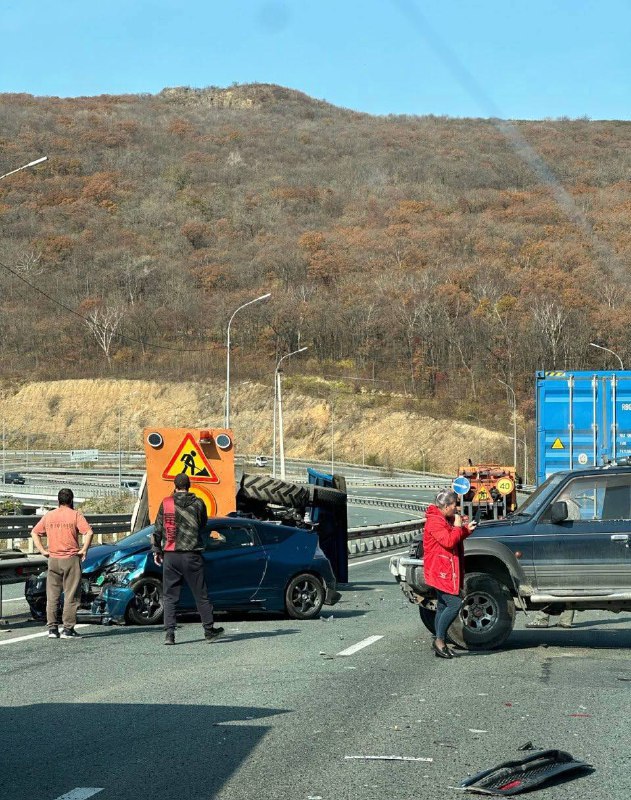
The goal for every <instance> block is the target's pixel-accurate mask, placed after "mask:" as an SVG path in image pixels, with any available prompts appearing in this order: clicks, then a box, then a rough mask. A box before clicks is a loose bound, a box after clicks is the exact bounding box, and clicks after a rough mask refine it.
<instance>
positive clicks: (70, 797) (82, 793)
mask: <svg viewBox="0 0 631 800" xmlns="http://www.w3.org/2000/svg"><path fill="white" fill-rule="evenodd" d="M102 791H104V790H103V789H91V788H89V787H87V786H85V787H82V786H79V787H77V788H76V789H72V791H70V792H66V794H62V795H61V796H60V797H56V798H55V800H88V797H92V796H93V795H95V794H98V793H99V792H102Z"/></svg>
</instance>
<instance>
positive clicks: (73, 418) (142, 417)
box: [1, 380, 511, 473]
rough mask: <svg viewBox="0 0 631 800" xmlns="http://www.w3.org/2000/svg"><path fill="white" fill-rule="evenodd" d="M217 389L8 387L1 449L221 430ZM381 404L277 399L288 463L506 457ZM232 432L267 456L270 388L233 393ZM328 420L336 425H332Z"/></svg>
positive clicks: (478, 438)
mask: <svg viewBox="0 0 631 800" xmlns="http://www.w3.org/2000/svg"><path fill="white" fill-rule="evenodd" d="M223 392H224V389H223V385H219V386H217V387H212V386H209V385H208V384H204V383H167V382H158V381H151V382H148V381H133V380H66V381H50V382H36V383H29V384H26V385H24V386H22V387H21V388H17V389H14V390H13V391H11V392H10V391H8V390H5V392H4V393H3V398H2V402H1V409H2V417H3V419H4V423H5V430H6V445H7V447H8V448H11V447H25V446H26V436H27V435H28V445H29V447H30V448H31V449H51V448H52V449H57V448H59V449H83V448H100V449H104V450H107V449H110V450H116V449H117V448H118V445H119V420H120V437H121V444H122V447H123V449H125V450H126V449H139V448H141V447H142V430H143V428H145V427H148V426H154V425H155V426H178V425H179V426H210V427H222V425H223ZM379 399H380V403H379V406H378V407H372V408H370V407H369V408H362V407H360V404H359V402H358V398H357V397H356V396H355V395H352V394H346V395H344V394H339V395H337V396H336V397H335V400H334V409H333V420H331V406H330V404H329V401H328V400H327V399H322V398H321V397H310V396H307V395H306V394H305V393H301V392H299V391H297V390H291V389H289V388H288V389H287V390H286V391H285V392H284V394H283V412H284V423H285V452H286V455H287V456H288V457H296V458H314V459H318V460H323V461H327V460H329V459H330V458H331V436H333V451H334V457H335V461H337V462H340V461H352V462H357V463H361V462H362V459H365V460H366V463H379V464H383V465H386V466H389V467H401V468H403V467H415V468H418V469H420V468H421V466H422V462H423V452H424V453H425V462H426V466H427V468H428V469H429V468H430V467H431V469H432V470H435V471H438V472H445V473H453V472H454V471H455V469H456V468H457V466H458V465H459V464H460V463H462V462H463V461H466V459H467V458H472V459H473V460H499V461H502V462H504V461H505V459H506V458H509V457H510V452H511V443H510V438H509V437H508V436H507V435H506V434H501V433H497V432H494V431H489V430H486V429H485V428H480V427H477V426H475V425H468V424H465V423H462V422H457V421H450V420H444V419H435V418H432V417H429V416H424V415H421V414H418V413H414V412H412V411H401V410H398V409H397V408H396V403H395V402H394V400H395V399H392V401H390V400H389V399H388V398H387V397H384V396H381V397H380V398H379ZM231 409H232V419H231V422H232V427H233V430H234V432H235V438H236V443H237V449H238V451H239V452H241V453H256V452H261V453H270V452H271V448H272V445H271V441H272V390H271V388H270V387H269V386H264V385H262V384H255V383H249V382H248V383H241V384H237V385H235V386H234V387H233V391H232V394H231ZM331 423H332V424H331Z"/></svg>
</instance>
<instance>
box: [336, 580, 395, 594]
mask: <svg viewBox="0 0 631 800" xmlns="http://www.w3.org/2000/svg"><path fill="white" fill-rule="evenodd" d="M392 585H393V583H392V581H362V582H361V583H338V585H337V588H338V589H339V590H340V592H370V591H372V590H373V589H374V587H375V586H392Z"/></svg>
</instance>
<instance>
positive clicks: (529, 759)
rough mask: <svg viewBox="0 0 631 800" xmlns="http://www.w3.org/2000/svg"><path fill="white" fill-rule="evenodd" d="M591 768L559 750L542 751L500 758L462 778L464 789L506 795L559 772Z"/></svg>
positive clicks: (526, 788) (527, 788)
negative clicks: (501, 760) (514, 757)
mask: <svg viewBox="0 0 631 800" xmlns="http://www.w3.org/2000/svg"><path fill="white" fill-rule="evenodd" d="M583 769H591V767H590V765H589V764H586V763H585V762H584V761H577V760H576V759H575V758H574V757H573V756H572V755H570V754H569V753H566V752H564V751H563V750H542V751H539V752H537V753H534V754H533V755H531V756H526V757H525V758H522V759H520V760H516V761H503V762H502V763H501V764H498V765H497V766H496V767H492V768H491V769H487V770H484V771H483V772H478V774H477V775H473V776H472V777H471V778H467V779H466V780H464V781H462V783H461V785H460V787H459V788H461V789H463V790H464V791H466V792H474V793H477V794H491V795H498V796H500V797H507V796H509V795H513V794H519V793H520V792H527V791H530V790H531V789H534V788H536V787H538V786H540V785H541V784H543V783H546V782H547V781H549V780H551V779H552V778H556V777H557V776H559V775H562V774H563V773H566V772H570V771H575V770H583Z"/></svg>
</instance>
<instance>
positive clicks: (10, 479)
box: [4, 472, 26, 485]
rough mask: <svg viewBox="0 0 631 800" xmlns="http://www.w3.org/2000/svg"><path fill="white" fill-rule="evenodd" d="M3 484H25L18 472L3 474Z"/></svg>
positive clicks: (23, 478) (22, 476)
mask: <svg viewBox="0 0 631 800" xmlns="http://www.w3.org/2000/svg"><path fill="white" fill-rule="evenodd" d="M4 482H5V483H16V484H20V485H23V484H25V483H26V478H25V477H24V475H22V474H21V473H20V472H5V473H4Z"/></svg>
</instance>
